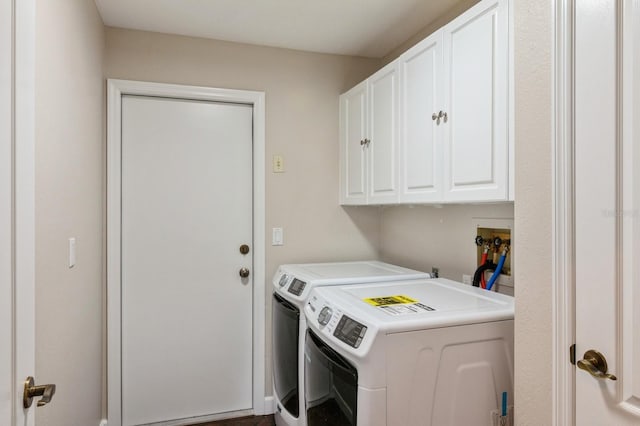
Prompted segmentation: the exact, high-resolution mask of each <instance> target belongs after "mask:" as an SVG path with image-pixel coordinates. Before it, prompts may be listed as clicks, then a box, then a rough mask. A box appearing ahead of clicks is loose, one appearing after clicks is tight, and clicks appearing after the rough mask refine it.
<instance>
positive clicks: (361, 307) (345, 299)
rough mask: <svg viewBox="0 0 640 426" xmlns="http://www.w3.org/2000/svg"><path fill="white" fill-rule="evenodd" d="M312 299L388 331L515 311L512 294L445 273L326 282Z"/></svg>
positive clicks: (479, 319) (508, 315) (506, 315)
mask: <svg viewBox="0 0 640 426" xmlns="http://www.w3.org/2000/svg"><path fill="white" fill-rule="evenodd" d="M314 297H315V299H314ZM309 303H310V304H314V303H318V304H321V305H325V304H326V305H328V306H331V307H332V308H333V310H334V311H336V310H340V311H342V312H344V313H347V314H348V316H349V317H350V318H352V319H354V320H356V321H358V322H360V323H363V324H365V325H367V326H369V327H372V328H374V329H377V330H379V331H381V332H386V333H393V332H404V331H413V330H424V329H429V328H439V327H450V326H454V325H463V324H473V323H480V322H490V321H500V320H509V319H513V315H514V299H513V297H511V296H507V295H504V294H499V293H495V292H491V291H487V290H483V289H479V288H477V287H471V286H469V285H465V284H462V283H458V282H455V281H451V280H447V279H444V278H435V279H429V280H417V281H411V282H387V283H375V284H358V285H351V286H339V287H321V288H316V289H314V290H313V292H312V294H311V298H310V302H309Z"/></svg>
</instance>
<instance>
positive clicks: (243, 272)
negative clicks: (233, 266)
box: [239, 268, 249, 278]
mask: <svg viewBox="0 0 640 426" xmlns="http://www.w3.org/2000/svg"><path fill="white" fill-rule="evenodd" d="M239 274H240V276H241V277H242V278H247V277H248V276H249V269H248V268H240V271H239Z"/></svg>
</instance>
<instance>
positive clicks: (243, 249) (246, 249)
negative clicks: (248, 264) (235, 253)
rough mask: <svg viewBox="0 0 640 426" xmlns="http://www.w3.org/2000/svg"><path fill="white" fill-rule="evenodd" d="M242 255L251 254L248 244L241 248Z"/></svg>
mask: <svg viewBox="0 0 640 426" xmlns="http://www.w3.org/2000/svg"><path fill="white" fill-rule="evenodd" d="M240 253H242V254H247V253H249V246H248V245H246V244H243V245H241V246H240Z"/></svg>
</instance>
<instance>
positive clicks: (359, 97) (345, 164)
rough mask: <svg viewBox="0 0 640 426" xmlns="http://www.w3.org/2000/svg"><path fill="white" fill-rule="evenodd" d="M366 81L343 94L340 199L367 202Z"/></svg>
mask: <svg viewBox="0 0 640 426" xmlns="http://www.w3.org/2000/svg"><path fill="white" fill-rule="evenodd" d="M366 129H367V82H366V81H363V82H362V83H360V84H358V85H357V86H356V87H354V88H353V89H351V90H349V91H348V92H347V93H344V94H343V95H341V96H340V155H339V157H340V203H341V204H366V202H367V193H366V185H367V177H366V176H367V175H366V173H367V170H366V161H365V160H366V158H365V138H366Z"/></svg>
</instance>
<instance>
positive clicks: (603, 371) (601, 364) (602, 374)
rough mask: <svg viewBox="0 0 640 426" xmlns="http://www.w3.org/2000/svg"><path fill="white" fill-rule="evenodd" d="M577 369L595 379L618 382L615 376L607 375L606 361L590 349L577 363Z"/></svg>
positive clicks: (602, 356)
mask: <svg viewBox="0 0 640 426" xmlns="http://www.w3.org/2000/svg"><path fill="white" fill-rule="evenodd" d="M577 365H578V368H579V369H581V370H584V371H586V372H587V373H589V374H591V375H592V376H593V377H595V378H596V379H609V380H618V378H617V377H616V376H614V375H613V374H609V373H608V366H607V360H606V358H605V357H604V355H602V354H601V353H600V352H598V351H594V350H593V349H590V350H588V351H586V352H585V353H584V356H583V359H581V360H580V361H578V362H577Z"/></svg>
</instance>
